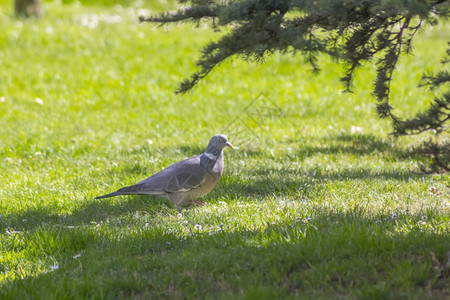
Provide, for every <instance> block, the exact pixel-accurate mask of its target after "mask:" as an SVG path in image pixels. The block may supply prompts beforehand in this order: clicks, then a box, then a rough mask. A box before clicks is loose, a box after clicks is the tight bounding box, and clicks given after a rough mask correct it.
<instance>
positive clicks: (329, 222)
mask: <svg viewBox="0 0 450 300" xmlns="http://www.w3.org/2000/svg"><path fill="white" fill-rule="evenodd" d="M415 218H417V220H420V218H419V216H409V215H404V216H398V218H396V219H395V220H393V219H392V218H391V217H390V216H387V215H377V216H368V215H366V214H365V213H364V212H363V211H354V212H346V213H342V212H331V211H325V210H318V211H316V214H315V215H313V216H312V219H311V220H306V219H304V216H300V218H291V219H286V220H285V221H283V222H281V223H276V224H270V225H267V226H263V227H261V228H259V229H253V230H246V229H241V228H239V227H236V228H225V229H224V228H222V227H219V226H216V227H215V229H214V231H212V232H211V231H210V232H209V233H208V232H207V231H198V230H197V231H196V230H195V229H194V225H193V224H190V225H189V224H188V225H186V226H188V227H190V228H191V232H192V234H190V235H186V234H183V233H181V232H178V233H174V232H170V231H167V230H165V229H163V228H160V227H157V226H155V227H148V228H145V229H143V230H140V231H138V232H137V233H136V232H135V233H133V234H129V235H123V236H121V237H116V236H108V235H106V236H105V235H103V234H100V233H101V231H98V232H99V233H98V234H97V233H95V230H86V229H83V228H75V229H73V230H68V229H66V230H60V231H52V230H51V229H49V230H47V231H48V232H47V233H46V234H47V235H48V237H49V240H54V241H56V246H55V245H54V244H51V243H48V244H46V243H44V244H43V245H41V248H40V249H41V250H42V251H43V252H44V253H47V254H48V255H53V256H55V257H56V259H57V260H58V265H59V269H58V270H55V271H50V272H48V273H41V274H38V275H37V276H34V277H26V278H23V279H16V280H14V281H11V282H7V283H5V284H3V286H2V289H1V291H0V295H3V297H5V299H6V298H8V297H9V298H15V299H25V298H33V296H37V295H45V296H54V297H50V298H58V297H63V296H64V295H66V296H67V295H71V297H73V298H124V297H125V298H141V299H147V298H155V297H156V298H167V297H169V298H186V297H187V298H205V297H210V298H216V297H219V298H220V297H228V298H230V297H231V298H233V297H232V296H233V295H234V296H239V297H242V298H244V299H248V298H251V299H254V298H255V296H254V295H255V294H256V296H258V297H256V298H258V299H259V298H265V299H268V298H273V297H275V298H280V297H282V298H285V297H293V296H294V297H295V296H302V297H305V298H329V297H338V298H342V297H344V298H345V297H350V298H364V299H372V298H374V297H375V298H380V299H386V298H389V299H399V298H402V299H403V298H404V299H409V298H411V297H412V298H422V297H425V298H429V299H433V298H434V299H444V298H445V297H444V296H446V295H447V296H448V293H449V288H448V286H446V284H445V282H446V280H447V279H448V274H437V273H436V270H435V268H434V266H433V261H432V259H431V256H430V252H433V253H434V254H435V255H436V257H437V258H438V259H439V260H441V261H444V259H445V255H446V251H448V250H449V249H448V245H449V244H450V238H449V236H448V235H445V234H437V233H430V232H427V231H423V230H421V228H420V226H415V225H414V224H415V222H414V221H415ZM411 219H412V221H411ZM402 224H413V225H412V227H411V226H410V227H409V230H407V231H405V232H396V229H397V228H402V226H401V225H402ZM247 225H248V227H251V224H247ZM180 226H184V225H180ZM41 234H42V233H41ZM77 253H82V255H81V256H80V257H78V258H73V257H74V255H75V254H77ZM35 255H38V254H35ZM29 259H33V258H32V257H30V258H29ZM439 275H441V276H444V277H442V278H439ZM263 287H265V288H263ZM252 295H253V296H252ZM256 298H255V299H256Z"/></svg>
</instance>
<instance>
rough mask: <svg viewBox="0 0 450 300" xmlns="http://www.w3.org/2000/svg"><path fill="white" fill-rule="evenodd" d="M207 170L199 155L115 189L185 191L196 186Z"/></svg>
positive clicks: (118, 191) (133, 192)
mask: <svg viewBox="0 0 450 300" xmlns="http://www.w3.org/2000/svg"><path fill="white" fill-rule="evenodd" d="M206 174H207V170H206V169H205V168H204V167H202V166H201V164H200V155H198V156H195V157H192V158H188V159H185V160H182V161H180V162H177V163H175V164H173V165H171V166H169V167H167V168H166V169H164V170H162V171H161V172H158V173H156V174H153V175H152V176H150V177H148V178H146V179H144V180H143V181H141V182H139V183H137V184H135V185H132V186H128V187H124V188H121V189H119V190H117V193H120V194H153V195H158V194H159V195H162V194H167V193H180V192H187V191H190V190H192V189H193V188H196V187H198V186H199V185H200V184H201V183H202V182H203V181H204V180H205V178H206Z"/></svg>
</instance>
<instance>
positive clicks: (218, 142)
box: [208, 134, 234, 151]
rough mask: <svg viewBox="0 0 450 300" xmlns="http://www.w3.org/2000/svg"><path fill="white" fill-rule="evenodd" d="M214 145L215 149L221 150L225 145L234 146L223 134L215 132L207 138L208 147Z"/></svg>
mask: <svg viewBox="0 0 450 300" xmlns="http://www.w3.org/2000/svg"><path fill="white" fill-rule="evenodd" d="M210 147H214V148H216V149H217V150H219V151H220V150H222V149H223V148H225V147H230V148H234V147H233V145H231V143H230V142H228V139H227V137H226V136H225V135H224V134H216V135H215V136H213V137H212V138H211V139H210V140H209V145H208V148H210Z"/></svg>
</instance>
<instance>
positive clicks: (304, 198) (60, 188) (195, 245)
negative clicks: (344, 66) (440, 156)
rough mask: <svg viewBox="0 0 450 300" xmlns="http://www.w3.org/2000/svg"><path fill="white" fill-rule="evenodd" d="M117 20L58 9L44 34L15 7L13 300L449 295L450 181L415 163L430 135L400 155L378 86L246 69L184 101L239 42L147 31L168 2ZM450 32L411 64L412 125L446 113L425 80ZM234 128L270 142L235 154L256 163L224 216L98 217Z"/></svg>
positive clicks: (397, 97) (134, 7) (117, 212)
mask: <svg viewBox="0 0 450 300" xmlns="http://www.w3.org/2000/svg"><path fill="white" fill-rule="evenodd" d="M63 2H65V1H63ZM103 2H104V1H103ZM116 2H117V3H118V4H122V5H121V6H117V5H115V6H112V7H101V6H100V4H102V1H97V2H95V3H96V5H92V6H84V5H79V4H76V3H74V4H66V5H61V4H55V3H52V2H48V3H47V2H45V17H44V18H43V19H42V20H19V19H15V18H14V17H12V15H11V7H10V6H11V3H9V1H2V2H0V3H1V5H0V26H1V28H2V31H1V33H0V45H1V48H0V99H1V101H0V168H1V172H0V184H1V189H0V249H1V251H0V298H2V299H79V298H96V299H102V298H103V299H111V298H141V299H153V298H184V297H186V298H190V299H197V298H214V299H216V298H217V299H275V298H300V299H330V298H353V299H445V298H448V297H449V296H450V288H449V284H448V282H449V275H448V273H446V274H440V275H441V276H439V274H438V272H437V271H436V267H437V262H436V261H433V259H432V254H434V255H435V256H436V258H437V260H439V261H440V263H441V264H445V263H446V253H447V251H449V250H450V236H449V229H450V217H449V213H450V205H449V176H448V175H446V174H441V175H422V174H420V173H419V172H418V163H419V162H418V161H415V160H412V159H411V158H408V157H406V156H405V155H404V153H405V151H407V150H408V149H409V148H410V147H411V145H413V144H417V143H418V142H419V140H420V137H419V138H418V137H409V138H402V139H392V138H390V137H389V132H390V126H389V124H388V123H387V122H386V121H385V120H379V119H378V117H377V116H376V113H375V110H374V102H373V98H372V97H371V96H370V83H371V82H372V81H373V79H374V77H373V76H374V71H373V69H372V68H369V69H368V70H364V71H363V70H361V71H360V72H359V77H358V80H357V82H356V87H357V88H358V92H357V93H355V94H345V93H342V92H341V89H342V87H341V86H340V84H339V75H340V71H341V69H340V68H339V66H337V65H335V64H334V63H332V62H331V61H330V60H329V59H327V58H323V60H321V68H322V72H321V73H320V74H319V75H313V74H312V73H311V71H310V68H309V67H308V65H307V64H305V62H304V59H302V58H301V57H299V56H281V55H274V56H272V57H270V58H268V59H267V61H266V63H265V64H263V65H257V64H253V63H250V64H246V63H244V62H242V61H240V60H233V61H228V62H227V63H225V64H224V65H222V66H220V67H219V68H218V69H217V70H215V71H214V72H213V73H211V74H210V76H209V77H208V78H206V79H205V80H204V81H203V82H202V83H200V85H199V86H198V87H196V88H195V89H194V91H192V92H191V93H189V94H187V95H175V94H174V93H173V90H174V89H175V88H176V87H177V84H178V82H179V81H180V80H181V79H182V78H183V77H186V76H188V75H190V74H191V73H192V72H193V71H194V70H195V59H196V58H198V57H199V49H201V47H202V46H203V45H205V44H206V43H207V42H208V41H209V40H210V39H216V38H218V37H219V36H220V34H221V33H214V32H211V31H210V30H208V29H207V28H206V27H205V26H203V25H200V27H199V28H196V27H195V26H194V25H189V24H188V25H183V26H167V27H156V26H152V25H151V24H139V23H138V22H137V17H138V16H139V14H140V11H139V9H140V8H144V7H146V8H148V9H149V10H151V11H160V10H163V9H166V8H167V7H168V6H167V5H168V4H165V3H164V1H162V2H158V3H156V2H152V1H150V2H148V1H147V2H144V4H141V5H139V3H137V2H135V3H131V4H130V3H129V2H126V1H115V2H114V4H117V3H116ZM145 3H147V4H145ZM449 32H450V30H448V26H447V27H440V28H437V29H434V30H427V31H425V32H423V33H422V34H421V35H420V36H419V37H418V39H417V41H416V44H415V54H416V55H415V56H411V57H407V58H405V59H403V60H402V62H401V65H400V66H399V70H398V73H396V76H395V80H394V83H393V91H392V96H393V99H394V101H393V105H394V106H395V107H396V108H398V111H399V113H400V114H401V115H402V116H408V115H412V114H413V113H414V112H415V111H417V110H419V109H420V108H423V107H424V106H426V105H427V104H428V103H429V99H430V97H431V96H432V95H433V93H434V92H432V91H426V90H420V89H418V88H416V85H417V80H418V78H420V76H421V73H422V72H423V71H429V70H437V69H438V68H439V67H440V65H439V60H440V59H441V58H442V55H443V54H444V52H445V47H446V41H448V40H449ZM256 98H258V100H257V101H256V102H255V104H254V105H253V106H251V107H250V108H248V109H247V110H245V109H246V107H247V106H248V105H249V104H250V103H252V101H253V100H254V99H256ZM269 100H270V101H273V102H274V103H275V104H271V103H270V102H269ZM267 106H269V107H270V108H274V107H275V106H276V108H277V110H276V111H274V112H272V113H271V114H266V113H262V111H261V108H262V107H267ZM256 111H259V114H257V115H253V116H256V122H255V121H252V120H251V119H250V118H249V117H248V116H249V115H250V114H251V113H255V112H256ZM230 123H231V124H232V125H234V126H238V127H239V128H241V129H243V128H245V126H249V127H250V128H251V129H252V132H253V133H250V131H245V132H244V133H243V134H241V135H236V134H234V135H233V134H231V135H230V136H229V138H230V140H231V142H232V143H234V144H235V145H236V146H240V149H238V150H234V151H226V153H225V160H226V161H225V163H226V170H225V173H224V175H223V177H222V179H221V181H220V183H219V184H218V186H217V187H216V188H215V189H214V190H213V191H212V192H211V193H210V194H208V195H207V196H206V197H205V198H204V199H203V200H204V201H206V202H207V203H208V204H207V205H205V206H201V207H194V208H191V209H186V210H183V211H182V214H178V213H177V211H176V210H175V209H174V207H173V206H172V205H170V203H167V202H166V201H164V200H160V199H156V198H151V197H145V196H136V197H132V196H128V197H125V196H124V197H115V198H109V199H101V200H94V197H95V196H98V195H101V194H105V193H107V192H111V191H114V190H115V189H117V188H119V187H122V186H124V185H128V184H133V183H136V182H138V181H140V180H141V179H143V178H145V177H147V176H149V175H150V174H152V173H154V172H157V171H159V170H161V169H162V168H164V167H166V166H168V165H169V164H171V163H173V162H175V161H178V160H181V159H183V158H187V157H190V156H192V155H195V154H198V153H200V152H201V151H202V150H203V149H204V147H205V146H206V143H207V142H208V140H209V138H210V137H211V136H212V135H213V134H215V133H218V132H224V133H227V134H229V133H230V130H229V128H230V127H229V125H230ZM255 137H257V138H255ZM252 139H253V140H252ZM248 140H252V143H250V144H245V141H248ZM227 150H228V149H227Z"/></svg>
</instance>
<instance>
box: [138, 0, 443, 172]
mask: <svg viewBox="0 0 450 300" xmlns="http://www.w3.org/2000/svg"><path fill="white" fill-rule="evenodd" d="M179 3H180V4H182V5H183V7H184V8H183V9H181V10H179V11H177V12H173V13H171V12H168V13H163V14H160V15H157V16H150V17H141V18H140V20H141V21H142V22H156V23H160V24H165V23H170V22H175V23H177V22H185V21H193V22H200V21H202V20H209V21H210V22H211V26H212V27H213V28H215V29H220V28H226V30H225V31H224V32H225V33H224V35H223V36H222V37H221V38H220V39H219V40H218V41H216V42H210V43H209V44H208V45H207V46H206V47H205V48H204V49H203V50H202V56H201V58H200V60H199V61H198V62H197V65H198V71H197V72H195V73H194V74H193V75H192V76H191V77H190V78H188V79H185V80H184V81H183V82H182V83H181V84H180V87H179V89H178V90H177V92H180V93H184V92H186V91H188V90H190V89H191V88H192V87H193V86H195V85H196V84H197V83H198V82H199V81H200V80H201V79H202V78H204V77H205V76H207V75H208V74H209V72H211V70H213V69H214V67H215V66H217V65H218V64H220V63H221V62H223V61H224V60H225V59H227V58H230V57H234V56H239V57H242V58H244V59H246V60H256V61H259V60H262V59H264V57H266V56H267V55H270V54H272V53H274V52H277V51H278V52H281V53H287V52H292V51H293V52H299V53H301V54H303V55H304V56H305V57H306V58H307V60H308V61H309V63H310V64H311V66H312V67H313V69H314V70H316V71H318V65H317V60H318V54H321V53H324V54H327V55H329V56H331V57H333V58H335V59H337V60H338V61H341V62H343V63H344V65H345V71H344V74H343V76H342V78H341V80H342V82H343V84H344V85H345V87H346V89H347V90H348V91H351V90H352V81H353V78H354V75H355V71H356V70H357V69H358V67H360V66H361V65H362V64H363V63H373V64H375V65H376V69H377V75H376V78H375V81H374V84H373V94H374V96H375V98H376V101H377V112H378V114H379V115H380V117H382V118H389V119H390V120H391V121H392V123H393V134H394V135H409V134H418V133H422V132H425V131H434V132H436V133H438V134H439V133H442V132H443V131H445V130H446V129H448V125H446V123H448V120H449V113H450V90H449V88H448V85H449V73H448V72H447V71H442V72H440V73H438V74H435V75H432V74H431V75H427V76H424V78H423V85H426V86H429V87H431V88H434V89H436V91H439V93H437V94H439V95H442V96H437V97H436V99H434V100H433V101H432V104H431V106H430V107H429V109H428V110H426V111H425V112H420V113H419V114H418V115H417V116H415V117H414V118H412V119H409V120H401V119H400V118H399V117H397V116H396V115H395V114H394V113H393V107H392V105H391V99H390V85H391V80H392V75H393V72H394V70H395V68H396V66H397V63H398V61H399V58H400V57H401V56H402V55H404V54H408V53H411V50H412V45H411V42H412V40H413V38H414V37H415V35H416V33H417V32H418V30H419V29H420V28H421V27H423V25H424V24H430V25H436V24H438V23H439V22H441V21H446V20H448V18H449V16H450V0H179ZM449 47H450V46H449ZM445 89H446V90H445ZM446 126H447V127H446ZM448 143H449V142H448V141H447V142H445V141H444V144H442V143H441V144H435V145H438V146H439V147H438V148H440V149H445V148H447V149H448V147H449V144H448ZM442 147H443V148H442ZM444 152H445V151H444ZM441 160H442V159H441ZM449 163H450V159H449V158H448V155H447V161H445V160H444V161H443V162H442V161H440V162H439V167H438V169H440V170H444V171H448V170H449Z"/></svg>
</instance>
